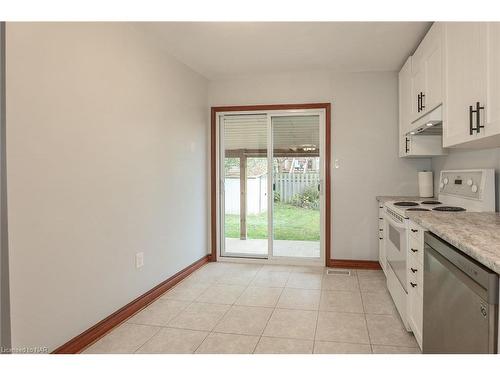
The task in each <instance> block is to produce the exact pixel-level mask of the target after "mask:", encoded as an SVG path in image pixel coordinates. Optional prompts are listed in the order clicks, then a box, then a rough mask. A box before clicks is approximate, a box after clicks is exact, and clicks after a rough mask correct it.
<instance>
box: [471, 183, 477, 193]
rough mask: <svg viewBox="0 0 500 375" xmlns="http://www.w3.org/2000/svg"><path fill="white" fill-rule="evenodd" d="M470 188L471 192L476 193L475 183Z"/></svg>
mask: <svg viewBox="0 0 500 375" xmlns="http://www.w3.org/2000/svg"><path fill="white" fill-rule="evenodd" d="M471 190H472V192H473V193H477V185H472V187H471Z"/></svg>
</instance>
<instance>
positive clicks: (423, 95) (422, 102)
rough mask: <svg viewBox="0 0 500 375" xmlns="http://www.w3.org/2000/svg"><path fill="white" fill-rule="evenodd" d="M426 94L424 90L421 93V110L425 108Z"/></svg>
mask: <svg viewBox="0 0 500 375" xmlns="http://www.w3.org/2000/svg"><path fill="white" fill-rule="evenodd" d="M424 99H425V94H424V93H423V92H421V93H420V110H421V111H423V110H424V109H425V105H424Z"/></svg>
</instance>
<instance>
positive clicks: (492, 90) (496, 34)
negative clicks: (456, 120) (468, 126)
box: [484, 22, 500, 145]
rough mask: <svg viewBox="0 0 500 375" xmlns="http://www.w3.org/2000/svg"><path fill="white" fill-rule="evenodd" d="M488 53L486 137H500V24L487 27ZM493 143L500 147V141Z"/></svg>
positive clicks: (495, 23)
mask: <svg viewBox="0 0 500 375" xmlns="http://www.w3.org/2000/svg"><path fill="white" fill-rule="evenodd" d="M486 40H487V51H488V66H487V78H486V85H487V92H486V125H485V127H484V134H485V136H486V137H489V136H495V137H498V136H499V135H500V22H488V24H487V25H486ZM493 143H494V144H496V145H500V141H499V140H498V139H494V140H493Z"/></svg>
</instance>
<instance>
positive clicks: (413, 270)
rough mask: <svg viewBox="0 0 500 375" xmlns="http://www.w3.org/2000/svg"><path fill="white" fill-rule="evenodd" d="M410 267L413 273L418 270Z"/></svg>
mask: <svg viewBox="0 0 500 375" xmlns="http://www.w3.org/2000/svg"><path fill="white" fill-rule="evenodd" d="M410 269H411V272H413V273H415V272H417V271H418V270H417V269H415V268H410Z"/></svg>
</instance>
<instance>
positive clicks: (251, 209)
mask: <svg viewBox="0 0 500 375" xmlns="http://www.w3.org/2000/svg"><path fill="white" fill-rule="evenodd" d="M274 183H275V184H276V192H278V193H279V196H280V202H282V203H290V201H291V200H292V197H293V196H294V195H295V194H300V193H302V192H303V191H304V190H305V189H306V188H307V187H309V186H313V187H316V188H317V186H318V184H319V173H317V172H310V173H277V174H276V175H275V178H274ZM224 196H225V199H224V205H225V211H226V214H232V215H238V214H239V213H240V179H239V177H226V179H225V192H224ZM266 211H267V175H262V176H259V177H249V178H248V179H247V214H259V213H262V212H266Z"/></svg>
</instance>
